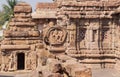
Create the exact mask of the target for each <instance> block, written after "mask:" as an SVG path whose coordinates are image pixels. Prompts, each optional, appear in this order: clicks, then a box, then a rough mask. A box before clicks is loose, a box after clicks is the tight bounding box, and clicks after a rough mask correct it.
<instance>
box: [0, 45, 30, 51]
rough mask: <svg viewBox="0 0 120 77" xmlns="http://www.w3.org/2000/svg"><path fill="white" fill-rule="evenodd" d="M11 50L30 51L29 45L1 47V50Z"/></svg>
mask: <svg viewBox="0 0 120 77" xmlns="http://www.w3.org/2000/svg"><path fill="white" fill-rule="evenodd" d="M9 49H21V50H22V49H30V46H29V45H1V50H9Z"/></svg>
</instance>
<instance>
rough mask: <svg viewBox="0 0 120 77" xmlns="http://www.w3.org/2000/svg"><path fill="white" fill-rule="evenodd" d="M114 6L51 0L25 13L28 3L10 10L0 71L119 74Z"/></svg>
mask: <svg viewBox="0 0 120 77" xmlns="http://www.w3.org/2000/svg"><path fill="white" fill-rule="evenodd" d="M119 7H120V1H119V0H107V1H106V0H99V1H98V0H91V1H90V0H55V1H54V2H53V3H39V4H38V5H37V7H36V11H35V12H34V13H33V14H31V11H32V9H31V6H30V5H29V4H26V3H20V4H18V5H16V6H15V9H14V16H13V18H12V20H11V21H10V23H9V28H8V29H7V30H5V31H4V36H5V37H4V39H3V41H2V42H1V48H0V49H1V51H2V52H1V56H2V62H1V67H2V68H1V71H6V72H11V71H17V70H20V69H22V70H25V71H31V70H32V73H31V77H37V76H39V77H92V71H91V69H90V68H92V69H94V68H96V69H98V68H112V69H116V68H117V67H118V69H119V58H120V57H119V56H120V52H119V51H120V38H119V37H120V34H119V33H120V25H119V24H120V22H119V20H120V19H119V17H120V12H119ZM19 64H20V65H21V66H20V65H19ZM22 65H23V66H22ZM33 71H34V72H33ZM35 75H36V76H35Z"/></svg>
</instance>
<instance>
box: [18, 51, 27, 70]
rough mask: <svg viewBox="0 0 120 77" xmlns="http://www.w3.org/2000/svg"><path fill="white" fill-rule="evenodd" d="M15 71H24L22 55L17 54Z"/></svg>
mask: <svg viewBox="0 0 120 77" xmlns="http://www.w3.org/2000/svg"><path fill="white" fill-rule="evenodd" d="M17 69H18V70H24V69H25V54H24V53H18V54H17Z"/></svg>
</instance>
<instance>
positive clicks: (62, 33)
mask: <svg viewBox="0 0 120 77" xmlns="http://www.w3.org/2000/svg"><path fill="white" fill-rule="evenodd" d="M66 34H67V32H66V30H65V29H64V28H62V27H58V26H56V27H51V28H50V29H49V30H48V32H47V34H46V36H45V38H44V41H45V43H48V44H50V45H53V46H54V45H61V44H63V43H64V41H65V39H66Z"/></svg>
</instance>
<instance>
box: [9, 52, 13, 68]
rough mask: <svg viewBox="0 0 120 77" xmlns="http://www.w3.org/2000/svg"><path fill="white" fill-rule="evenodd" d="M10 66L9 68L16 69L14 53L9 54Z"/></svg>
mask: <svg viewBox="0 0 120 77" xmlns="http://www.w3.org/2000/svg"><path fill="white" fill-rule="evenodd" d="M8 66H9V68H8V70H13V69H14V55H13V54H11V55H10V56H9V65H8Z"/></svg>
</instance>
